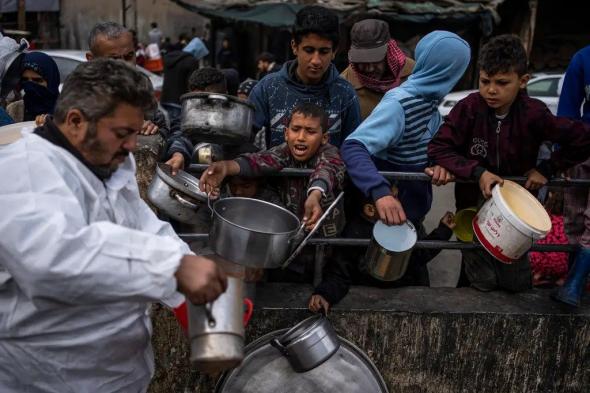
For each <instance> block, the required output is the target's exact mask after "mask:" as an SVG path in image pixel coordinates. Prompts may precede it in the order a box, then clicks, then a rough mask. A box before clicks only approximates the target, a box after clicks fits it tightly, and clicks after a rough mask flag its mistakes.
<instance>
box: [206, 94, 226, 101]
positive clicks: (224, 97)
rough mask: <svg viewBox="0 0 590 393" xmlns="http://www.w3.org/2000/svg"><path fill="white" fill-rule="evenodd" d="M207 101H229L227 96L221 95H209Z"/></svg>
mask: <svg viewBox="0 0 590 393" xmlns="http://www.w3.org/2000/svg"><path fill="white" fill-rule="evenodd" d="M207 99H209V100H218V101H223V102H227V101H228V99H227V97H226V96H222V95H221V94H209V95H208V96H207Z"/></svg>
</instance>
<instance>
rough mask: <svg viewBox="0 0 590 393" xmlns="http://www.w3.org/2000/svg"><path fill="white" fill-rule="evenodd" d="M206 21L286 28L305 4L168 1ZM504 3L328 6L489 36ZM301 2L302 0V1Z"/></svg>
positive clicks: (346, 13) (355, 1)
mask: <svg viewBox="0 0 590 393" xmlns="http://www.w3.org/2000/svg"><path fill="white" fill-rule="evenodd" d="M170 1H172V2H174V3H176V4H178V5H179V6H181V7H183V8H185V9H187V10H190V11H194V12H196V13H199V14H201V15H203V16H205V17H208V18H220V19H226V20H230V21H234V22H250V23H258V24H262V25H266V26H271V27H283V28H289V27H291V26H293V24H294V23H295V14H296V13H297V11H299V10H300V9H301V8H303V7H304V6H305V4H297V3H285V2H280V1H274V0H269V1H264V2H255V1H253V0H198V1H197V0H170ZM504 1H505V0H479V1H477V0H430V1H424V0H413V1H398V0H331V1H330V2H329V7H330V8H331V9H332V10H333V11H335V12H336V13H337V14H338V15H339V16H340V17H341V18H342V19H346V18H352V19H355V18H356V17H358V16H362V15H365V17H366V16H370V15H372V14H374V15H376V16H377V15H380V16H381V17H385V18H387V19H391V20H394V21H404V22H411V23H418V24H426V23H431V22H436V21H444V22H448V23H453V24H471V23H478V24H479V26H480V29H481V31H482V32H483V34H484V35H489V34H490V33H491V32H492V30H493V26H494V25H495V24H497V23H499V16H498V13H497V7H498V5H499V4H501V3H502V2H504ZM302 2H303V1H302Z"/></svg>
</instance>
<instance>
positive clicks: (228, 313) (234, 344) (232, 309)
mask: <svg viewBox="0 0 590 393" xmlns="http://www.w3.org/2000/svg"><path fill="white" fill-rule="evenodd" d="M244 304H246V305H247V307H248V311H247V314H246V316H247V318H244V317H245V316H244ZM187 306H188V310H187V311H188V332H189V339H190V345H191V356H190V359H191V362H193V364H194V365H195V367H196V368H197V369H198V370H199V371H202V372H206V373H213V372H218V371H222V370H226V369H228V368H232V367H235V366H236V365H238V364H239V363H240V362H241V361H242V358H243V357H244V326H245V325H246V324H247V322H248V321H247V319H248V320H249V317H250V316H251V315H252V307H253V306H252V302H251V301H250V300H247V299H244V282H243V280H242V279H240V278H237V277H228V278H227V290H226V291H225V292H224V293H222V294H221V295H220V296H219V297H218V298H217V299H216V300H215V302H211V303H207V304H204V305H194V304H192V303H191V302H188V301H187Z"/></svg>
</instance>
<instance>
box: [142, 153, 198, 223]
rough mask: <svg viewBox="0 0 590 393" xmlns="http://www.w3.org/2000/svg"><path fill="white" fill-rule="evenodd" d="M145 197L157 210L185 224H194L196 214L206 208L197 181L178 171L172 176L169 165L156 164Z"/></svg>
mask: <svg viewBox="0 0 590 393" xmlns="http://www.w3.org/2000/svg"><path fill="white" fill-rule="evenodd" d="M147 197H148V199H149V200H150V202H152V203H153V204H154V205H155V206H156V207H157V208H158V209H160V210H162V211H163V212H165V213H166V214H167V215H169V216H170V217H172V218H174V219H175V220H178V221H180V222H184V223H186V224H192V223H194V221H195V219H196V216H197V212H198V211H199V209H201V208H205V209H206V208H207V194H206V193H204V192H202V191H201V190H200V189H199V180H198V179H197V178H196V177H194V176H191V175H189V174H188V173H186V172H185V171H182V170H179V171H178V173H177V174H176V175H172V172H171V167H170V165H166V164H162V163H160V164H158V167H157V168H156V175H155V176H154V177H153V179H152V182H151V183H150V186H149V188H148V192H147Z"/></svg>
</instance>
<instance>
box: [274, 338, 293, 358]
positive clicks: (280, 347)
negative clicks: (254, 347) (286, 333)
mask: <svg viewBox="0 0 590 393" xmlns="http://www.w3.org/2000/svg"><path fill="white" fill-rule="evenodd" d="M270 345H272V346H273V347H275V348H276V349H278V350H279V352H280V353H281V354H283V356H285V357H289V352H288V351H287V348H285V347H284V346H283V344H281V342H280V341H279V339H278V338H273V339H272V340H270Z"/></svg>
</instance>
